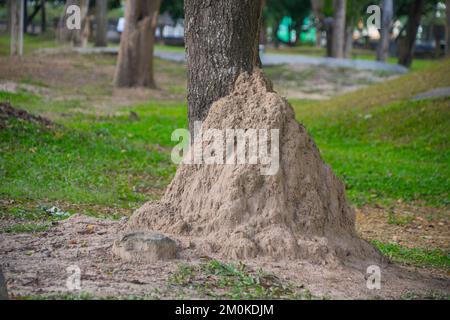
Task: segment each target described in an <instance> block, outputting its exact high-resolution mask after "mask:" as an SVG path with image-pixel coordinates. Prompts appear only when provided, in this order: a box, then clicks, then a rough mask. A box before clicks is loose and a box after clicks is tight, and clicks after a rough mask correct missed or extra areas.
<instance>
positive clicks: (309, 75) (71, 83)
mask: <svg viewBox="0 0 450 320" xmlns="http://www.w3.org/2000/svg"><path fill="white" fill-rule="evenodd" d="M48 57H49V53H38V52H36V53H34V54H33V56H31V57H28V56H26V57H23V58H11V57H0V89H1V90H5V91H10V92H17V91H19V90H24V91H28V92H31V93H33V94H42V95H47V96H49V97H51V98H52V99H80V100H82V101H88V102H89V104H90V105H91V104H92V105H93V106H94V107H95V110H91V111H90V112H103V113H104V112H109V113H111V112H113V111H114V109H115V107H121V106H124V105H129V104H134V103H138V102H141V101H152V100H183V99H184V98H185V92H186V89H185V88H186V80H185V79H186V77H185V73H186V70H185V66H184V65H183V64H181V63H177V62H168V61H165V62H164V64H161V63H158V60H156V63H155V77H156V83H157V85H158V86H159V88H158V89H153V90H150V89H142V88H140V89H112V86H111V83H112V81H113V77H114V70H115V57H114V56H111V55H79V54H76V53H73V52H59V51H55V52H53V53H51V59H49V58H48ZM99 65H101V68H99V67H98V66H99ZM267 73H268V74H269V75H270V78H271V79H272V81H273V82H274V87H275V89H276V90H277V91H278V92H280V94H282V95H283V96H286V97H287V98H294V99H311V100H323V99H328V98H330V97H332V96H335V95H337V94H342V93H345V92H349V91H353V90H356V89H359V88H361V87H364V86H367V85H369V84H372V83H376V82H381V81H385V80H386V79H389V78H392V77H395V76H396V75H393V74H390V73H386V72H373V71H366V70H353V69H345V68H327V67H322V68H316V67H314V66H302V65H289V66H277V67H269V68H267ZM49 88H51V89H49ZM78 111H83V112H88V110H78ZM49 116H50V115H49ZM53 116H54V115H53Z"/></svg>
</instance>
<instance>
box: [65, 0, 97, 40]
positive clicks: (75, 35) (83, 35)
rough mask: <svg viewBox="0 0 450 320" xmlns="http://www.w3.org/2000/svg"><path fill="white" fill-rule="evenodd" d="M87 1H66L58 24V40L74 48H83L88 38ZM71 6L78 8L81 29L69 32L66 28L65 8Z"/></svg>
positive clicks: (88, 2) (66, 16)
mask: <svg viewBox="0 0 450 320" xmlns="http://www.w3.org/2000/svg"><path fill="white" fill-rule="evenodd" d="M89 4H90V1H89V0H78V1H77V0H67V1H66V4H65V6H64V10H63V13H62V15H61V19H60V22H59V30H58V38H59V40H60V41H62V42H69V43H71V44H72V45H73V46H74V47H85V46H86V45H87V41H88V37H89V27H90V26H89V19H88V12H89ZM71 5H78V6H80V18H81V29H79V30H78V29H73V30H69V29H68V28H67V26H66V21H67V18H68V17H69V16H68V15H67V8H68V7H69V6H71Z"/></svg>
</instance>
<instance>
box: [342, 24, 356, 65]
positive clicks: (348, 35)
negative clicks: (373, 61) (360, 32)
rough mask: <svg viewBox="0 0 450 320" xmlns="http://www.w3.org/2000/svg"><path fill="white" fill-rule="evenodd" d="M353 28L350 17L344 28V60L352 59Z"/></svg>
mask: <svg viewBox="0 0 450 320" xmlns="http://www.w3.org/2000/svg"><path fill="white" fill-rule="evenodd" d="M354 26H355V20H354V18H353V17H352V18H350V21H349V22H348V23H347V26H346V27H345V44H344V58H346V59H350V58H351V57H352V50H353V30H354Z"/></svg>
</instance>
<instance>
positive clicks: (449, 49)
mask: <svg viewBox="0 0 450 320" xmlns="http://www.w3.org/2000/svg"><path fill="white" fill-rule="evenodd" d="M445 12H446V37H445V38H446V41H445V53H446V55H447V56H450V0H447V1H446V2H445Z"/></svg>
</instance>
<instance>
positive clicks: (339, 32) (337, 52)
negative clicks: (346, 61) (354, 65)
mask: <svg viewBox="0 0 450 320" xmlns="http://www.w3.org/2000/svg"><path fill="white" fill-rule="evenodd" d="M346 2H347V1H346V0H333V7H334V20H333V43H332V44H331V56H332V57H333V58H343V57H344V41H345V9H346V5H347V4H346Z"/></svg>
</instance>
